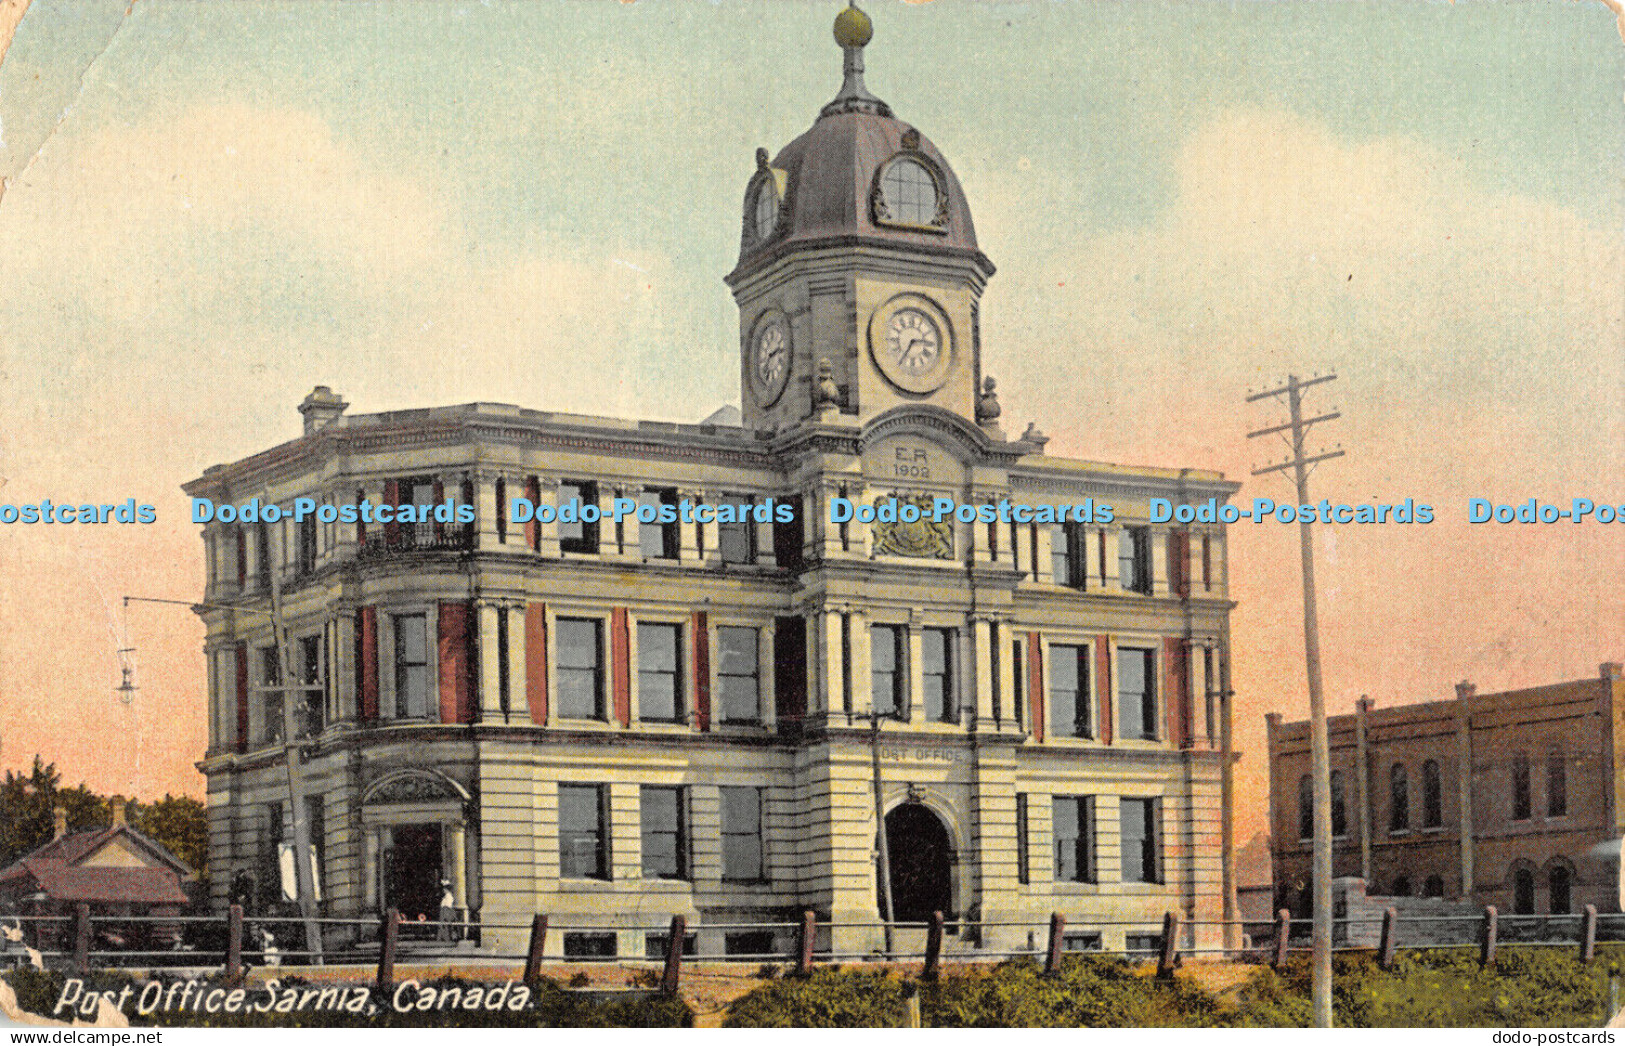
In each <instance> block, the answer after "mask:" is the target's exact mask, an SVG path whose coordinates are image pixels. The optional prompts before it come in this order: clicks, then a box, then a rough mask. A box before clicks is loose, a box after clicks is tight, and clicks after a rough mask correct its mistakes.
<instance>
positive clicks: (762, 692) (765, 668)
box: [711, 628, 779, 730]
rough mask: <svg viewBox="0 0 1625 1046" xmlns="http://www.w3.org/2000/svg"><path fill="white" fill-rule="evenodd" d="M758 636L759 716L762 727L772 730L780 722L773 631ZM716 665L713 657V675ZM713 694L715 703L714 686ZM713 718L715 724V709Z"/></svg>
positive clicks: (758, 631) (713, 688)
mask: <svg viewBox="0 0 1625 1046" xmlns="http://www.w3.org/2000/svg"><path fill="white" fill-rule="evenodd" d="M756 635H757V641H756V650H757V654H758V659H757V662H756V700H757V701H758V702H759V705H758V714H759V715H760V716H761V717H762V726H764V727H766V728H767V729H769V730H772V729H773V727H774V725H775V724H776V723H777V722H778V711H779V709H778V703H779V698H778V692H777V691H776V690H775V679H774V675H773V666H774V664H775V663H776V662H775V660H774V654H773V629H771V628H761V629H757V631H756ZM712 649H713V650H715V649H716V648H715V646H713V647H712ZM716 665H717V658H716V657H714V656H713V657H712V658H711V671H712V672H713V673H714V672H715V671H716ZM711 693H712V695H713V698H712V699H713V701H714V700H715V695H716V693H717V689H716V687H715V686H712V688H711ZM711 718H712V721H713V722H715V721H716V712H715V710H714V708H713V711H712V713H711Z"/></svg>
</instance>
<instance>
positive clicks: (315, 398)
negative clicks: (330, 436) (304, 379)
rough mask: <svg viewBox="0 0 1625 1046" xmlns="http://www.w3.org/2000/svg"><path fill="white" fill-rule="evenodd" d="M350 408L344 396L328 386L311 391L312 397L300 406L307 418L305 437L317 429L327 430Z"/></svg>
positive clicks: (308, 397) (300, 410)
mask: <svg viewBox="0 0 1625 1046" xmlns="http://www.w3.org/2000/svg"><path fill="white" fill-rule="evenodd" d="M348 406H349V404H348V403H346V402H344V397H343V396H340V395H339V394H338V393H336V392H334V391H333V390H332V389H330V388H328V387H327V386H326V385H318V386H316V387H315V388H314V389H311V390H310V395H308V396H306V397H305V401H304V402H303V403H301V404H299V413H300V414H303V415H304V416H305V435H307V436H308V435H310V434H311V433H312V432H315V431H316V430H317V429H321V428H326V427H327V426H328V425H330V424H332V423H333V422H334V421H337V420H338V417H339V415H340V414H343V413H344V410H345V408H346V407H348Z"/></svg>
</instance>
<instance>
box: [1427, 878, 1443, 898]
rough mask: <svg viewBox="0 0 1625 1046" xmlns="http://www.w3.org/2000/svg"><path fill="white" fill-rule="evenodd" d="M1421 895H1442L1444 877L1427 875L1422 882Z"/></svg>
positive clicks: (1439, 896)
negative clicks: (1425, 880) (1425, 879)
mask: <svg viewBox="0 0 1625 1046" xmlns="http://www.w3.org/2000/svg"><path fill="white" fill-rule="evenodd" d="M1422 896H1423V897H1436V898H1442V897H1444V878H1443V877H1442V876H1437V875H1430V876H1428V879H1427V882H1425V883H1423V884H1422Z"/></svg>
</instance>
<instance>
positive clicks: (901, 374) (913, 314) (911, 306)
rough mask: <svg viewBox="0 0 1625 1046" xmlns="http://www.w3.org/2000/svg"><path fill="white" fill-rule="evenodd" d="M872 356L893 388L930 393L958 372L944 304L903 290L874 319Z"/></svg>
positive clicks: (870, 345) (871, 318) (910, 393)
mask: <svg viewBox="0 0 1625 1046" xmlns="http://www.w3.org/2000/svg"><path fill="white" fill-rule="evenodd" d="M869 355H870V357H871V358H873V360H874V362H875V367H876V368H877V369H878V370H879V371H880V373H881V374H882V375H883V376H884V377H885V379H886V381H888V382H889V383H890V384H891V385H892V387H893V388H895V389H897V390H898V391H899V392H904V393H908V394H909V395H912V396H929V395H930V394H931V393H933V392H935V391H937V390H938V389H940V388H942V386H943V385H944V384H946V383H947V381H948V378H949V377H950V376H951V375H952V374H953V372H954V361H955V352H954V334H953V328H952V327H951V326H950V323H949V320H948V316H947V314H946V313H944V312H943V311H942V306H940V305H938V304H937V303H936V302H934V301H932V300H931V299H930V298H927V297H926V296H925V295H923V294H913V293H904V294H899V295H897V296H896V297H894V298H892V299H891V300H890V301H888V302H886V303H885V304H884V305H882V306H880V307H879V308H878V309H876V310H875V311H874V312H873V313H872V314H871V315H870V317H869Z"/></svg>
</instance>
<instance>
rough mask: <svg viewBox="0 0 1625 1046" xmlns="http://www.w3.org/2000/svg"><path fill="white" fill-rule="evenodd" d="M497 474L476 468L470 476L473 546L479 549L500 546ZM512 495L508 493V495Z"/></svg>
mask: <svg viewBox="0 0 1625 1046" xmlns="http://www.w3.org/2000/svg"><path fill="white" fill-rule="evenodd" d="M497 476H498V473H496V472H491V471H489V470H486V469H476V470H475V471H474V474H473V476H472V477H471V478H472V480H473V483H474V547H475V548H477V549H481V550H486V549H495V548H500V547H502V543H501V542H500V541H499V540H497V514H498V513H497ZM512 496H513V495H512V494H511V493H510V494H509V497H512ZM521 526H523V524H521Z"/></svg>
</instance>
